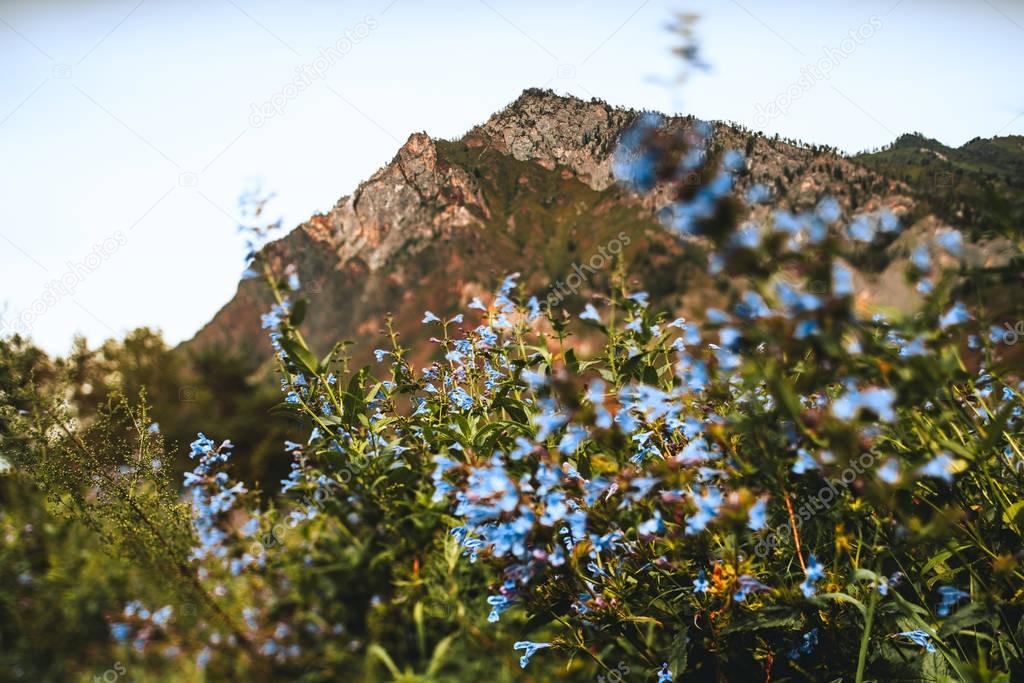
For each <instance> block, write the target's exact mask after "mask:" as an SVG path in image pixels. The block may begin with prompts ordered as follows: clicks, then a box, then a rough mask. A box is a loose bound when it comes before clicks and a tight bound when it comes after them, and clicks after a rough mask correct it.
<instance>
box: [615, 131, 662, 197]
mask: <svg viewBox="0 0 1024 683" xmlns="http://www.w3.org/2000/svg"><path fill="white" fill-rule="evenodd" d="M661 124H662V118H661V117H660V116H658V115H657V114H649V113H648V114H642V115H640V117H639V118H638V119H637V120H636V121H635V122H634V123H633V125H631V126H630V127H629V128H627V129H626V131H625V132H624V133H623V134H622V136H621V137H620V138H619V145H618V147H617V148H616V149H615V154H614V155H613V157H612V174H613V175H614V176H615V179H616V180H618V181H619V182H621V183H623V184H625V185H627V186H629V187H631V188H632V189H634V190H636V191H638V192H647V191H649V190H651V189H652V188H653V187H654V185H655V182H656V181H657V167H658V163H659V162H660V161H661V158H662V151H661V150H660V149H659V148H658V147H657V146H655V145H652V144H649V143H648V136H649V135H650V134H651V133H652V132H653V131H655V130H657V129H658V128H660V127H661Z"/></svg>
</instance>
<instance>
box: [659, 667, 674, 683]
mask: <svg viewBox="0 0 1024 683" xmlns="http://www.w3.org/2000/svg"><path fill="white" fill-rule="evenodd" d="M672 678H673V674H672V670H671V669H669V668H668V662H664V663H663V664H662V665H661V671H659V672H658V683H672Z"/></svg>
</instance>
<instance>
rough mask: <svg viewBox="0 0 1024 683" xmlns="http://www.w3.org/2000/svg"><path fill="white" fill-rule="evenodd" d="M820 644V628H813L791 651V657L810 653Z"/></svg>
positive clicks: (795, 657)
mask: <svg viewBox="0 0 1024 683" xmlns="http://www.w3.org/2000/svg"><path fill="white" fill-rule="evenodd" d="M817 646H818V629H817V628H812V629H811V630H810V631H808V632H807V633H805V634H804V635H803V636H802V637H801V638H800V644H799V645H797V646H796V647H795V648H793V649H792V650H790V651H789V658H790V659H799V658H800V657H801V656H802V655H807V654H810V653H811V652H812V651H813V650H814V648H815V647H817Z"/></svg>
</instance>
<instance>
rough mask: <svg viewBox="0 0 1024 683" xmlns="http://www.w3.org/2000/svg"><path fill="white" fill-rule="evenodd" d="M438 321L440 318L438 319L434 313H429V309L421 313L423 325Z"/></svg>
mask: <svg viewBox="0 0 1024 683" xmlns="http://www.w3.org/2000/svg"><path fill="white" fill-rule="evenodd" d="M439 322H441V319H440V318H438V317H437V316H436V315H434V314H433V313H431V312H430V311H426V312H425V313H424V314H423V320H422V323H423V324H424V325H426V324H427V323H439Z"/></svg>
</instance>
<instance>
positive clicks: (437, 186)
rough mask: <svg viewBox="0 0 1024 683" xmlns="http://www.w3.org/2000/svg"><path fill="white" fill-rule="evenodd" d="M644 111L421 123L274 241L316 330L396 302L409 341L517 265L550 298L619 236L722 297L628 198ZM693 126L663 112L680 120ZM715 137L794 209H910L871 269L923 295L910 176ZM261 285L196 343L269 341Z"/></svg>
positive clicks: (356, 325)
mask: <svg viewBox="0 0 1024 683" xmlns="http://www.w3.org/2000/svg"><path fill="white" fill-rule="evenodd" d="M637 116H638V112H635V111H631V110H624V109H617V108H614V107H611V106H609V105H607V104H605V103H603V102H598V101H592V102H584V101H582V100H578V99H575V98H570V97H561V96H557V95H554V94H553V93H550V92H544V91H537V90H530V91H526V92H525V93H524V94H523V95H522V96H521V97H520V98H519V99H517V100H516V101H515V102H513V103H512V104H511V105H509V106H508V107H507V108H506V109H504V110H503V111H501V112H499V113H497V114H495V115H494V116H492V117H491V118H490V119H489V120H488V121H487V122H486V123H484V124H482V125H480V126H477V127H476V128H473V129H472V130H471V131H470V132H469V133H467V134H466V135H465V136H464V137H463V138H462V139H460V140H456V141H443V140H433V139H431V138H430V137H429V136H428V135H426V134H424V133H416V134H414V135H412V136H410V137H409V139H408V141H407V142H406V143H405V144H404V145H403V146H402V148H401V149H400V150H399V151H398V154H397V155H396V156H395V158H394V159H393V160H392V161H391V162H390V163H389V164H388V165H386V166H385V167H383V168H382V169H380V170H379V171H377V172H376V173H375V174H374V175H373V176H372V177H371V178H370V179H369V180H367V181H366V182H364V183H363V184H362V185H360V186H359V188H357V189H356V191H355V192H354V193H353V194H352V195H350V196H347V197H343V198H342V199H341V200H340V201H339V202H338V203H337V204H336V205H335V207H334V208H333V209H331V210H330V211H329V212H327V213H326V214H324V215H317V216H313V217H312V218H311V219H310V220H309V221H307V222H306V223H304V224H302V225H300V226H299V227H297V228H296V229H295V230H293V231H292V232H291V233H289V234H288V235H287V236H285V237H284V238H282V239H281V240H278V241H277V242H275V243H273V244H271V245H269V246H268V247H267V249H268V253H269V254H270V256H271V259H272V260H273V261H275V262H276V263H277V264H278V265H279V266H281V267H283V266H284V265H285V264H288V263H294V264H295V265H296V266H297V267H298V271H299V274H300V277H301V279H302V280H303V282H304V284H305V289H306V291H307V293H309V294H310V295H311V298H312V299H313V301H312V306H311V312H310V315H309V316H308V317H307V322H306V324H305V327H306V328H307V329H306V330H305V331H306V334H307V337H308V338H309V339H310V340H311V341H312V343H313V344H314V346H316V347H317V348H318V350H323V351H326V350H327V347H328V346H329V345H330V344H331V343H333V341H335V340H338V339H351V340H353V341H355V342H356V355H357V356H358V357H362V358H364V357H365V356H366V355H367V354H368V352H369V350H370V349H372V348H373V347H374V346H377V345H378V341H379V340H378V333H379V330H380V328H381V327H382V326H383V321H384V318H385V316H386V315H388V314H389V313H390V314H392V315H393V316H394V318H395V320H396V321H397V322H398V327H399V331H400V332H401V333H403V334H404V335H405V336H406V337H407V338H406V342H408V341H411V339H409V338H410V337H411V338H415V337H416V336H417V335H419V334H422V331H421V330H420V329H419V325H418V321H419V319H420V318H421V317H422V312H423V311H424V310H425V309H430V310H432V311H434V312H435V313H437V314H439V315H443V314H445V313H451V312H454V311H455V310H456V309H458V308H459V307H460V306H463V305H465V303H467V302H468V301H469V299H470V298H471V297H472V296H474V295H476V294H479V293H481V292H484V291H489V290H490V289H492V288H493V286H494V284H495V282H496V280H497V279H498V278H500V277H502V276H503V275H505V274H507V273H509V272H514V271H519V272H522V273H523V280H522V282H523V283H524V284H525V286H526V288H527V289H528V290H531V291H532V292H533V293H536V294H538V295H540V296H541V298H543V297H544V294H545V293H546V292H550V291H551V289H552V287H553V286H554V285H555V283H557V282H558V281H559V280H562V279H564V278H565V277H567V275H568V273H570V272H572V269H573V267H574V266H578V265H579V264H580V263H584V262H585V260H586V259H587V258H590V257H591V255H592V254H594V253H596V251H597V250H598V249H599V248H600V247H601V246H602V245H607V244H609V243H610V241H612V240H620V241H622V242H625V243H626V244H627V245H628V246H627V247H626V248H625V250H624V252H623V253H624V259H625V260H626V263H627V267H628V271H629V272H630V274H631V275H633V276H634V277H635V278H637V279H638V280H639V281H640V282H641V284H642V285H643V286H645V287H647V288H648V289H650V290H651V291H652V294H654V295H656V296H657V300H659V301H663V302H664V304H665V305H666V306H669V307H673V308H676V309H678V310H681V311H684V312H685V311H687V310H698V309H701V310H702V305H706V304H707V302H708V301H709V299H710V298H712V297H713V296H714V294H713V293H712V292H711V290H710V288H709V287H707V282H706V281H705V280H704V275H703V261H702V256H701V255H700V254H699V245H684V244H681V243H680V242H679V241H678V240H676V239H674V238H672V237H670V236H669V235H668V234H667V233H666V232H665V231H664V230H663V229H662V228H661V227H660V225H658V223H657V221H656V220H655V219H654V211H655V209H656V208H657V207H656V204H657V203H658V193H657V192H655V193H654V194H653V195H650V196H648V197H646V198H643V199H641V198H638V197H635V196H631V195H629V194H628V193H626V192H624V191H623V190H622V189H620V188H619V187H618V186H617V185H616V184H615V182H614V179H613V177H612V173H611V156H612V153H613V151H614V148H615V144H616V141H617V139H618V137H619V135H620V134H621V133H622V131H623V130H624V129H625V128H626V127H628V126H629V125H630V123H632V122H633V121H634V120H635V118H636V117H637ZM688 123H690V121H689V120H688V119H686V118H685V117H676V118H670V119H668V124H669V125H671V126H685V125H687V124H688ZM715 135H716V144H720V145H722V146H724V147H733V148H738V149H741V150H745V151H746V154H747V157H748V159H749V167H750V169H751V173H750V174H749V176H748V177H747V178H746V179H745V181H744V182H745V183H747V184H750V183H754V182H761V183H764V184H766V185H768V186H769V187H771V188H773V191H774V194H775V197H776V200H777V204H779V205H781V206H783V207H791V208H808V207H810V206H813V205H814V204H815V203H816V202H817V201H818V200H819V199H820V197H821V196H822V195H824V194H831V195H833V196H835V197H836V198H837V199H838V200H839V202H840V203H841V204H842V205H843V207H844V208H845V209H846V210H847V211H848V212H853V211H859V210H871V209H875V208H878V207H880V206H885V207H887V208H889V209H890V210H891V211H893V212H894V213H895V214H896V215H897V216H901V217H904V218H906V219H908V220H910V221H913V225H912V226H911V229H910V230H909V231H908V233H907V234H906V235H905V236H904V237H903V238H901V240H900V241H898V242H897V243H896V244H894V245H892V250H893V251H892V254H891V256H892V258H891V259H889V260H888V262H887V263H886V264H884V265H883V267H882V268H880V269H879V270H878V271H877V272H867V273H862V278H861V279H862V284H864V285H866V291H867V293H868V297H869V298H871V297H872V293H873V292H880V291H885V293H886V303H888V304H895V305H897V306H900V305H906V304H907V303H908V302H910V301H911V300H913V299H914V297H915V295H914V294H913V292H912V291H911V290H909V288H908V287H907V286H906V285H905V284H904V282H903V278H902V276H901V275H900V273H901V272H902V267H903V263H904V261H903V259H904V258H905V255H906V253H907V252H908V251H909V244H910V243H912V242H913V241H915V240H918V239H922V236H925V235H928V234H932V233H934V232H935V231H936V230H937V229H938V228H939V227H940V222H939V221H938V220H937V219H935V218H934V217H930V216H923V217H922V216H917V215H915V211H916V209H917V203H916V201H915V199H914V198H913V194H912V192H911V191H910V189H909V188H908V186H906V185H904V184H903V183H900V182H896V181H891V180H888V179H886V178H884V177H883V176H880V175H878V174H876V173H873V172H871V171H869V170H867V169H865V168H864V167H862V166H860V165H858V164H856V163H854V162H852V161H850V160H848V159H846V158H844V157H841V156H839V155H837V154H835V153H834V152H831V151H828V150H822V149H817V148H809V147H802V146H798V145H795V144H788V143H785V142H782V141H779V140H773V139H769V138H765V137H763V136H760V135H754V134H751V133H749V132H747V131H743V130H740V129H738V128H735V127H731V126H728V125H724V124H717V125H716V130H715ZM741 189H742V188H741ZM759 211H766V209H759ZM622 235H625V239H623V237H622ZM990 256H991V254H984V253H983V254H979V255H978V256H977V258H980V259H982V260H984V259H987V258H990ZM607 277H608V273H607V272H595V273H589V272H588V273H587V278H586V279H585V282H584V283H583V284H582V285H581V286H580V288H579V289H578V291H577V292H574V293H571V294H570V295H568V296H566V297H564V298H563V299H562V303H564V304H565V305H566V307H567V308H569V309H570V310H576V309H574V308H573V305H574V304H580V305H581V303H580V300H581V299H582V298H585V297H586V296H587V294H588V292H589V291H590V289H591V288H600V287H601V286H602V285H603V283H604V282H605V281H606V279H607ZM261 287H262V285H261V284H260V283H258V282H242V283H241V284H240V285H239V289H238V292H237V294H236V296H235V297H234V298H233V299H232V300H231V301H230V302H229V303H228V304H227V305H225V306H224V308H223V309H222V310H221V311H220V312H219V313H218V314H217V315H216V316H215V317H214V319H213V320H212V321H210V323H209V324H207V325H206V326H205V327H204V328H203V329H201V330H200V331H199V333H198V334H197V335H196V336H195V338H194V339H193V340H191V341H190V342H187V343H186V345H185V346H186V348H196V347H208V346H213V345H218V344H220V345H227V346H231V347H233V348H236V349H241V350H243V351H244V352H246V353H258V354H267V352H268V348H269V346H268V343H267V342H266V340H265V335H264V334H263V333H262V332H261V330H259V324H258V320H259V313H261V312H263V311H264V310H265V309H266V308H267V307H268V304H269V302H268V301H267V298H266V296H265V294H264V293H263V292H262V290H261ZM574 299H575V300H576V301H574Z"/></svg>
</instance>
